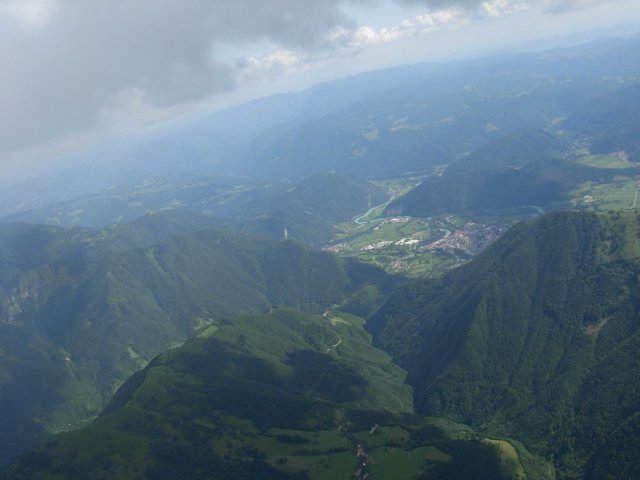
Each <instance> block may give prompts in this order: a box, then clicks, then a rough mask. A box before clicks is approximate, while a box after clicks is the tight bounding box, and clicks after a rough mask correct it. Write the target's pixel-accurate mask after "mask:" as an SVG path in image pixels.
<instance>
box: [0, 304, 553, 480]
mask: <svg viewBox="0 0 640 480" xmlns="http://www.w3.org/2000/svg"><path fill="white" fill-rule="evenodd" d="M370 342H371V337H370V336H369V335H368V334H366V333H365V332H364V330H363V329H362V320H361V319H359V318H358V317H353V316H349V315H345V314H343V313H340V312H337V311H332V312H331V313H330V315H325V316H320V315H308V314H302V313H300V312H296V311H293V310H289V309H284V308H276V309H272V310H271V311H270V312H269V313H268V314H265V315H261V316H243V317H236V318H233V319H230V320H224V321H220V322H217V323H216V324H214V325H211V326H209V327H207V328H205V329H203V330H202V331H201V332H200V334H199V335H198V336H197V337H196V338H195V339H194V340H192V341H190V342H188V343H187V344H185V345H184V346H182V347H180V348H178V349H175V350H171V351H169V352H167V353H165V354H163V355H161V356H159V357H158V358H156V359H155V360H154V361H153V362H152V363H151V364H150V365H149V366H148V367H147V368H145V369H144V370H142V371H140V372H138V373H136V374H135V375H134V376H133V377H131V378H130V379H129V380H128V381H127V382H126V383H125V384H124V385H123V386H122V387H121V388H120V390H119V391H118V393H117V394H116V396H115V397H114V398H113V400H112V401H111V403H110V404H109V406H108V407H107V408H106V410H105V411H104V412H103V413H102V415H101V416H100V417H99V418H98V419H97V420H96V421H95V422H93V423H92V424H91V425H90V426H88V427H86V428H84V429H82V430H80V431H78V432H73V433H67V434H61V435H58V436H56V437H54V438H52V439H51V440H49V441H48V442H47V443H46V444H45V445H44V447H43V448H41V449H39V450H38V451H37V452H35V453H31V454H28V455H25V456H22V457H19V458H18V459H17V460H16V461H15V462H14V463H13V464H12V466H11V467H10V469H9V470H8V472H7V475H6V477H5V478H6V479H7V480H9V479H27V478H28V479H34V480H35V479H63V478H93V479H107V478H108V479H134V478H146V479H183V478H184V479H192V478H210V479H229V478H234V479H245V478H246V479H249V478H260V479H318V480H321V479H327V478H346V477H348V476H352V475H353V474H354V472H355V471H356V469H357V468H359V463H358V458H356V455H355V453H356V448H357V446H358V445H359V444H360V445H363V449H364V450H365V453H366V466H365V467H364V468H366V469H367V471H369V472H370V473H371V474H372V475H374V476H375V478H377V479H380V480H384V479H389V480H391V479H394V480H405V479H406V480H409V479H418V478H420V479H423V480H431V479H440V478H442V477H443V476H444V477H445V478H457V479H473V478H485V479H506V478H516V477H517V478H524V477H523V475H524V474H525V473H530V474H532V475H536V478H542V479H544V478H552V476H551V475H552V471H551V470H550V469H549V467H548V465H546V464H545V463H544V462H542V461H540V460H538V459H536V458H534V457H532V456H531V455H530V454H528V452H527V451H526V450H525V449H524V448H523V447H522V446H521V445H519V444H517V443H509V442H508V441H505V440H496V439H487V438H483V437H480V436H478V435H477V434H476V433H475V432H473V431H472V430H471V429H469V428H468V427H465V426H462V425H457V424H454V423H451V422H447V421H444V420H436V419H420V418H417V417H415V416H413V415H411V414H410V413H409V412H410V411H411V409H412V401H411V389H410V388H409V387H408V386H407V385H405V384H404V383H403V380H404V376H405V372H404V371H403V370H401V369H400V368H399V367H397V366H395V365H394V364H392V363H391V358H390V357H389V356H388V355H387V354H385V353H384V352H382V351H380V350H377V349H375V348H373V347H372V346H371V343H370ZM362 461H364V460H360V463H362ZM360 468H362V467H360Z"/></svg>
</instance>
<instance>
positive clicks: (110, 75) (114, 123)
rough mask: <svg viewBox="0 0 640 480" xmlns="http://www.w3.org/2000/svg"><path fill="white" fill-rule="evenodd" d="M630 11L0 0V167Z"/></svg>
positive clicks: (415, 2)
mask: <svg viewBox="0 0 640 480" xmlns="http://www.w3.org/2000/svg"><path fill="white" fill-rule="evenodd" d="M638 20H640V2H639V1H638V0H304V1H302V0H233V1H222V0H218V1H214V0H0V173H1V172H2V167H3V166H6V165H10V164H12V163H13V164H15V163H16V162H17V163H19V162H21V161H22V159H26V158H29V156H30V155H31V156H43V155H44V156H46V155H51V156H54V155H60V154H64V153H65V152H71V151H73V150H74V149H77V148H80V147H82V146H86V145H90V144H91V143H92V142H94V141H96V140H98V139H100V138H103V137H104V136H105V135H113V134H115V133H117V132H129V131H131V132H135V131H137V130H143V129H145V128H146V129H148V128H151V127H153V126H156V125H159V124H162V122H165V121H169V120H171V119H175V118H181V116H182V117H184V116H185V115H193V114H195V113H198V112H204V111H208V110H212V109H217V108H221V107H223V106H226V105H230V104H233V103H238V102H241V101H243V100H248V99H251V98H255V97H258V96H261V95H267V94H271V93H277V92H280V91H290V90H299V89H302V88H305V87H307V86H310V85H312V84H314V83H317V82H318V81H322V80H328V79H331V78H338V77H342V76H346V75H350V74H353V73H357V72H360V71H366V70H372V69H376V68H383V67H387V66H392V65H399V64H406V63H417V62H421V61H434V60H435V61H446V60H449V59H453V58H460V57H464V56H465V55H474V54H476V55H479V54H483V53H486V52H491V51H500V50H505V49H507V48H515V46H518V47H520V46H521V47H522V48H527V45H531V42H534V43H535V41H536V39H539V38H544V37H554V36H558V35H566V34H571V33H577V32H580V31H590V30H596V29H606V28H610V27H612V26H615V25H617V24H621V23H624V24H627V25H630V24H634V22H635V23H637V22H638ZM637 24H638V25H640V23H637ZM639 31H640V28H639Z"/></svg>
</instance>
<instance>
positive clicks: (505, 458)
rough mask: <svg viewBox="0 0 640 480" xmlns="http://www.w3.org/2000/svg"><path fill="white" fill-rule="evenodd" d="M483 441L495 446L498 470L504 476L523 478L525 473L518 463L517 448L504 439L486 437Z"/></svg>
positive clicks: (515, 479)
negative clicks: (498, 464) (498, 463)
mask: <svg viewBox="0 0 640 480" xmlns="http://www.w3.org/2000/svg"><path fill="white" fill-rule="evenodd" d="M483 442H484V443H485V444H487V445H491V446H493V447H495V448H496V450H497V452H498V457H499V462H500V471H501V472H502V475H504V477H505V478H508V479H513V480H524V479H526V478H527V474H526V473H525V471H524V468H523V467H522V464H521V463H520V457H519V455H518V452H517V450H516V449H515V448H514V447H513V445H511V444H510V443H509V442H507V441H506V440H495V439H490V438H486V439H484V440H483Z"/></svg>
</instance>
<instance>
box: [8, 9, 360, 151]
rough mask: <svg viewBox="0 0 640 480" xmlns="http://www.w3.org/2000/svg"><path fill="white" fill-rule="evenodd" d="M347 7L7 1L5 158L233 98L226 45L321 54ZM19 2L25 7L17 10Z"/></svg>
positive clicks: (344, 20)
mask: <svg viewBox="0 0 640 480" xmlns="http://www.w3.org/2000/svg"><path fill="white" fill-rule="evenodd" d="M346 1H349V0H304V1H300V0H271V1H269V2H265V1H264V0H234V1H212V0H109V1H102V0H0V65H2V68H0V132H1V133H0V151H4V152H7V151H11V150H14V149H18V148H22V147H25V146H29V145H31V144H34V143H39V142H43V141H46V140H48V139H52V138H56V137H59V136H62V135H65V134H68V133H73V132H76V131H79V130H81V129H84V128H88V127H91V126H93V125H95V124H96V123H97V122H98V121H99V119H100V115H101V114H104V112H105V111H108V110H109V109H115V108H117V107H118V103H119V102H120V103H126V102H127V101H130V100H132V99H133V100H135V101H136V102H138V103H140V102H143V103H145V104H148V105H150V106H153V107H169V106H172V105H175V104H179V103H182V102H188V101H192V100H198V99H201V98H203V97H204V96H207V95H210V94H213V93H217V92H223V91H227V90H229V89H231V88H233V86H234V78H235V71H234V69H235V68H238V67H237V66H234V65H233V64H232V62H230V63H225V62H224V61H223V60H222V59H220V58H216V55H215V54H214V52H216V51H219V49H220V48H222V47H224V46H225V45H236V46H237V45H240V46H242V45H246V44H250V43H251V42H261V41H268V42H272V43H275V44H277V45H281V46H283V47H286V48H302V49H313V48H319V47H318V46H319V45H320V43H321V42H322V39H323V38H324V36H325V35H326V34H327V32H328V31H330V30H331V29H333V28H334V27H336V26H338V25H347V24H348V20H347V19H345V18H344V17H343V15H342V14H341V11H340V5H341V4H342V3H345V2H346ZM19 2H23V3H22V4H20V3H19Z"/></svg>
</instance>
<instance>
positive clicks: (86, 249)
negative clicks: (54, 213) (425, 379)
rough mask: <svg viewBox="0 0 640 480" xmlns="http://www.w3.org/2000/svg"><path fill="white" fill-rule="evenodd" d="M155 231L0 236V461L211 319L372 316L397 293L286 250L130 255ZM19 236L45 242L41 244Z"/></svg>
mask: <svg viewBox="0 0 640 480" xmlns="http://www.w3.org/2000/svg"><path fill="white" fill-rule="evenodd" d="M153 225H155V223H154V221H153V219H147V220H141V221H139V222H137V223H136V224H135V225H129V226H127V227H126V228H124V227H123V228H122V229H121V230H119V231H114V230H113V229H110V228H107V229H98V230H91V229H72V230H66V229H56V228H49V227H27V226H25V227H22V226H17V227H15V230H16V231H17V232H18V234H17V236H15V237H14V241H9V240H6V239H8V238H9V237H10V235H9V234H8V233H6V232H7V230H6V229H5V234H6V235H5V237H4V238H5V240H6V241H5V242H4V245H5V246H6V247H7V248H6V249H5V251H4V254H3V257H2V258H4V259H5V261H7V262H9V264H10V265H12V267H11V270H10V271H9V272H10V275H9V274H7V275H6V281H5V283H4V284H3V287H2V288H3V292H2V297H1V298H0V326H1V327H2V330H3V335H2V336H1V337H0V355H1V357H0V358H2V362H1V363H0V382H1V384H2V391H1V397H0V399H1V400H2V403H1V404H0V405H1V406H2V412H1V414H0V417H1V419H0V422H3V424H6V425H7V428H6V429H3V430H2V431H1V432H0V437H1V438H2V440H1V441H2V442H3V445H4V444H5V443H6V444H7V448H5V449H4V450H3V451H2V457H1V458H2V460H3V461H5V462H6V461H7V460H8V459H9V458H11V456H12V455H14V454H15V453H17V452H19V451H21V450H23V449H24V445H28V444H30V443H31V444H33V442H34V441H35V439H36V437H35V436H34V432H35V433H37V434H38V435H39V434H40V433H45V432H56V431H60V430H67V429H70V428H75V427H77V426H78V425H79V424H81V423H82V422H83V421H85V420H86V419H88V418H91V417H92V416H94V415H95V414H96V413H97V412H98V411H99V409H100V408H101V407H102V405H103V404H104V402H105V401H106V400H108V399H109V398H110V397H111V395H112V394H113V392H114V390H115V389H116V388H117V387H118V386H119V385H120V383H121V382H122V381H123V380H124V379H126V378H127V377H128V376H129V375H130V374H131V373H133V372H135V371H136V370H138V369H139V368H141V367H143V366H144V365H146V364H147V362H148V361H149V360H151V359H152V358H153V357H154V356H156V355H157V354H159V353H160V352H162V351H164V350H165V349H167V348H169V347H171V346H175V345H176V344H179V343H181V342H183V341H184V340H186V339H188V338H189V337H191V335H192V334H193V332H194V330H195V329H198V328H202V327H203V326H206V325H208V324H211V322H213V321H214V320H219V319H221V318H225V317H228V316H232V315H236V314H238V313H242V312H260V311H264V310H265V309H267V308H269V307H270V306H271V305H274V304H283V305H289V306H293V307H296V308H300V309H303V310H306V311H312V312H322V311H323V309H325V308H327V307H329V306H331V305H336V304H343V303H344V307H345V308H346V309H348V310H350V311H353V312H356V313H359V314H362V315H367V314H369V313H370V312H371V311H372V309H373V308H375V306H376V304H379V303H381V302H382V301H383V300H384V298H385V297H386V296H387V295H388V294H389V293H391V290H392V289H393V288H394V286H395V285H397V282H398V280H397V279H394V278H392V277H390V276H388V275H387V274H385V273H384V272H383V271H381V270H378V269H376V268H375V267H372V266H368V265H365V264H361V263H359V262H357V261H353V260H342V259H339V258H337V257H335V256H333V255H331V254H328V253H322V252H315V251H313V250H311V249H309V248H308V247H305V246H303V245H301V244H298V243H295V242H292V241H289V242H284V243H279V242H275V241H269V240H265V239H257V238H254V237H249V236H244V235H237V234H233V233H225V232H220V231H216V230H203V231H200V232H192V233H185V234H182V235H177V236H173V237H171V238H170V239H168V240H165V241H164V242H160V243H156V244H154V245H152V246H146V247H142V248H129V249H127V248H125V246H126V245H127V244H128V245H130V246H132V245H136V244H137V245H140V244H144V243H145V242H146V241H149V240H151V239H152V238H153V237H155V238H160V237H162V236H164V235H165V234H168V233H169V232H170V231H171V228H170V227H169V226H166V225H164V226H163V227H160V226H157V228H153ZM7 228H8V229H9V230H11V228H9V227H7ZM25 229H26V230H35V231H36V232H41V233H42V232H46V235H45V234H42V235H41V237H42V238H41V239H40V240H37V239H38V238H39V237H38V236H37V235H34V236H29V235H23V233H24V231H25ZM116 230H117V229H116ZM27 239H29V240H30V241H31V243H28V242H26V241H25V240H27ZM36 240H37V241H36ZM9 246H11V248H9ZM58 255H59V256H60V257H59V258H57V259H56V258H55V257H57V256H58ZM351 297H353V298H351ZM16 437H20V441H14V440H12V439H14V438H16Z"/></svg>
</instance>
